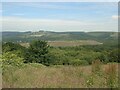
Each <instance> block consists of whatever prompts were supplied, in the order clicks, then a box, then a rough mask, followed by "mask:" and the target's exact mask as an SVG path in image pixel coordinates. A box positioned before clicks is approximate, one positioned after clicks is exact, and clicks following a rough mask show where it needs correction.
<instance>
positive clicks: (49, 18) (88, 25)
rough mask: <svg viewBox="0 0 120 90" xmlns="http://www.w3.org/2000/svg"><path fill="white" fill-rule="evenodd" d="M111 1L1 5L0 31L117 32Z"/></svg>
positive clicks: (115, 6) (115, 10) (114, 9)
mask: <svg viewBox="0 0 120 90" xmlns="http://www.w3.org/2000/svg"><path fill="white" fill-rule="evenodd" d="M117 4H118V3H117V2H116V3H112V2H106V3H105V2H41V3H39V2H37V3H35V2H34V3H31V2H26V3H25V2H16V3H15V2H14V3H12V2H4V3H2V17H3V21H2V22H3V31H38V30H40V29H43V30H46V31H59V32H60V31H117V26H118V23H117V18H118V16H117V15H118V11H117V10H118V6H117Z"/></svg>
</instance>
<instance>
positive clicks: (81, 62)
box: [70, 59, 88, 66]
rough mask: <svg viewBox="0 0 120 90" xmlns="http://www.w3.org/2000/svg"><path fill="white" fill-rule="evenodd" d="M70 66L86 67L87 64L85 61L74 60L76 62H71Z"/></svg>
mask: <svg viewBox="0 0 120 90" xmlns="http://www.w3.org/2000/svg"><path fill="white" fill-rule="evenodd" d="M70 64H71V65H74V66H78V65H88V62H87V61H85V60H79V59H76V60H72V61H71V62H70Z"/></svg>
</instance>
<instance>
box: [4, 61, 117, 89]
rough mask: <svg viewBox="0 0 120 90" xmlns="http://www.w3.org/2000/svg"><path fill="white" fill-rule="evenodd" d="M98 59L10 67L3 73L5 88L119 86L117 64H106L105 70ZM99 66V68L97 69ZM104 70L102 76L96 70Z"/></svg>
mask: <svg viewBox="0 0 120 90" xmlns="http://www.w3.org/2000/svg"><path fill="white" fill-rule="evenodd" d="M97 64H98V65H99V63H98V61H96V62H95V63H94V64H93V65H92V66H70V65H68V66H67V65H66V66H49V67H45V66H43V65H39V64H35V65H34V64H29V65H25V66H24V67H21V68H15V67H8V68H6V70H5V71H4V74H3V87H4V88H9V87H12V88H36V87H37V88H86V87H89V88H91V87H92V88H94V87H95V88H98V87H101V86H102V87H117V82H116V80H117V77H116V74H117V71H116V70H114V69H117V67H116V64H114V65H106V68H105V71H104V70H103V69H102V68H103V66H102V65H101V66H100V67H99V66H97ZM96 67H97V69H95V68H96ZM99 71H100V72H102V73H103V75H102V76H100V75H99V74H98V73H96V72H99Z"/></svg>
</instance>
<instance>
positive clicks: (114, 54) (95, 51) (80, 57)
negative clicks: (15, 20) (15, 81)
mask: <svg viewBox="0 0 120 90" xmlns="http://www.w3.org/2000/svg"><path fill="white" fill-rule="evenodd" d="M118 54H120V50H119V49H118V46H117V45H112V46H111V45H96V46H90V45H86V46H75V47H52V46H49V45H48V44H47V42H46V41H41V40H37V41H32V42H31V43H30V46H29V47H28V48H27V47H23V46H21V45H20V44H19V43H12V42H6V43H3V44H2V59H3V64H15V65H18V64H20V63H41V64H43V65H46V66H49V65H75V66H77V65H90V64H92V62H93V61H94V60H100V61H101V62H103V63H109V62H120V60H119V56H120V55H118Z"/></svg>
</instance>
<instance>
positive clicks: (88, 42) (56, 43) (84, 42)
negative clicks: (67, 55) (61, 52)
mask: <svg viewBox="0 0 120 90" xmlns="http://www.w3.org/2000/svg"><path fill="white" fill-rule="evenodd" d="M48 44H49V45H50V46H55V47H59V46H62V47H65V46H79V45H100V44H102V43H100V42H97V41H94V40H79V41H48ZM20 45H22V46H24V47H29V43H20Z"/></svg>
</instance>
